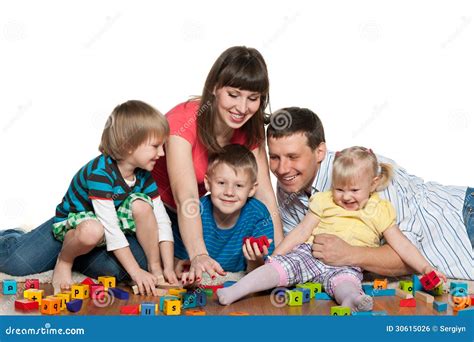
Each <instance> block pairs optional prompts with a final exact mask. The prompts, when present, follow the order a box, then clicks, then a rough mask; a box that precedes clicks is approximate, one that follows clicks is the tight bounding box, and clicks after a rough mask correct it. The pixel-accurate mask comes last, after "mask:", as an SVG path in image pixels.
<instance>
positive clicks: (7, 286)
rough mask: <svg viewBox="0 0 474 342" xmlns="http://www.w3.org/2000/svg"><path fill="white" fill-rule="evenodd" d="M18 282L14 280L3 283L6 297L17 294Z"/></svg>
mask: <svg viewBox="0 0 474 342" xmlns="http://www.w3.org/2000/svg"><path fill="white" fill-rule="evenodd" d="M16 289H17V286H16V281H15V280H12V279H8V280H4V281H3V294H4V295H12V294H16Z"/></svg>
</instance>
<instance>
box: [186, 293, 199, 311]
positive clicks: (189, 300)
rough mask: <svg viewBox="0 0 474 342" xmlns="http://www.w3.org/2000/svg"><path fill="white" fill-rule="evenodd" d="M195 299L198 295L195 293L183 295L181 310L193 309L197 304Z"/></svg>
mask: <svg viewBox="0 0 474 342" xmlns="http://www.w3.org/2000/svg"><path fill="white" fill-rule="evenodd" d="M197 297H198V295H197V294H196V293H185V294H183V309H191V308H195V307H196V304H197Z"/></svg>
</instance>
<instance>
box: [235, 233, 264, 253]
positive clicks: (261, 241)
mask: <svg viewBox="0 0 474 342" xmlns="http://www.w3.org/2000/svg"><path fill="white" fill-rule="evenodd" d="M247 240H250V244H251V245H252V246H253V244H254V243H256V244H257V246H258V249H259V251H260V253H263V246H266V247H267V248H268V247H270V243H269V242H268V238H267V237H266V236H265V235H264V236H260V237H258V238H255V237H253V236H246V237H244V238H243V239H242V243H243V244H245V243H246V241H247Z"/></svg>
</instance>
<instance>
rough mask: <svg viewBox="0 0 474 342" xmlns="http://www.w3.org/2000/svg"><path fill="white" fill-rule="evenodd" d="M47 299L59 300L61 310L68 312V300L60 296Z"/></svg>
mask: <svg viewBox="0 0 474 342" xmlns="http://www.w3.org/2000/svg"><path fill="white" fill-rule="evenodd" d="M46 298H53V299H59V310H60V311H63V310H66V298H64V297H59V296H47V297H46Z"/></svg>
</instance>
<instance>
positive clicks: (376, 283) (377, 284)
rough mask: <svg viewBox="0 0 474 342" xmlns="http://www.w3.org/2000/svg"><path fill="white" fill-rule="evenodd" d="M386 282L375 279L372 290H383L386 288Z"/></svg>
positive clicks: (385, 280)
mask: <svg viewBox="0 0 474 342" xmlns="http://www.w3.org/2000/svg"><path fill="white" fill-rule="evenodd" d="M387 284H388V280H387V279H375V280H374V289H377V290H383V289H386V288H387Z"/></svg>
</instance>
